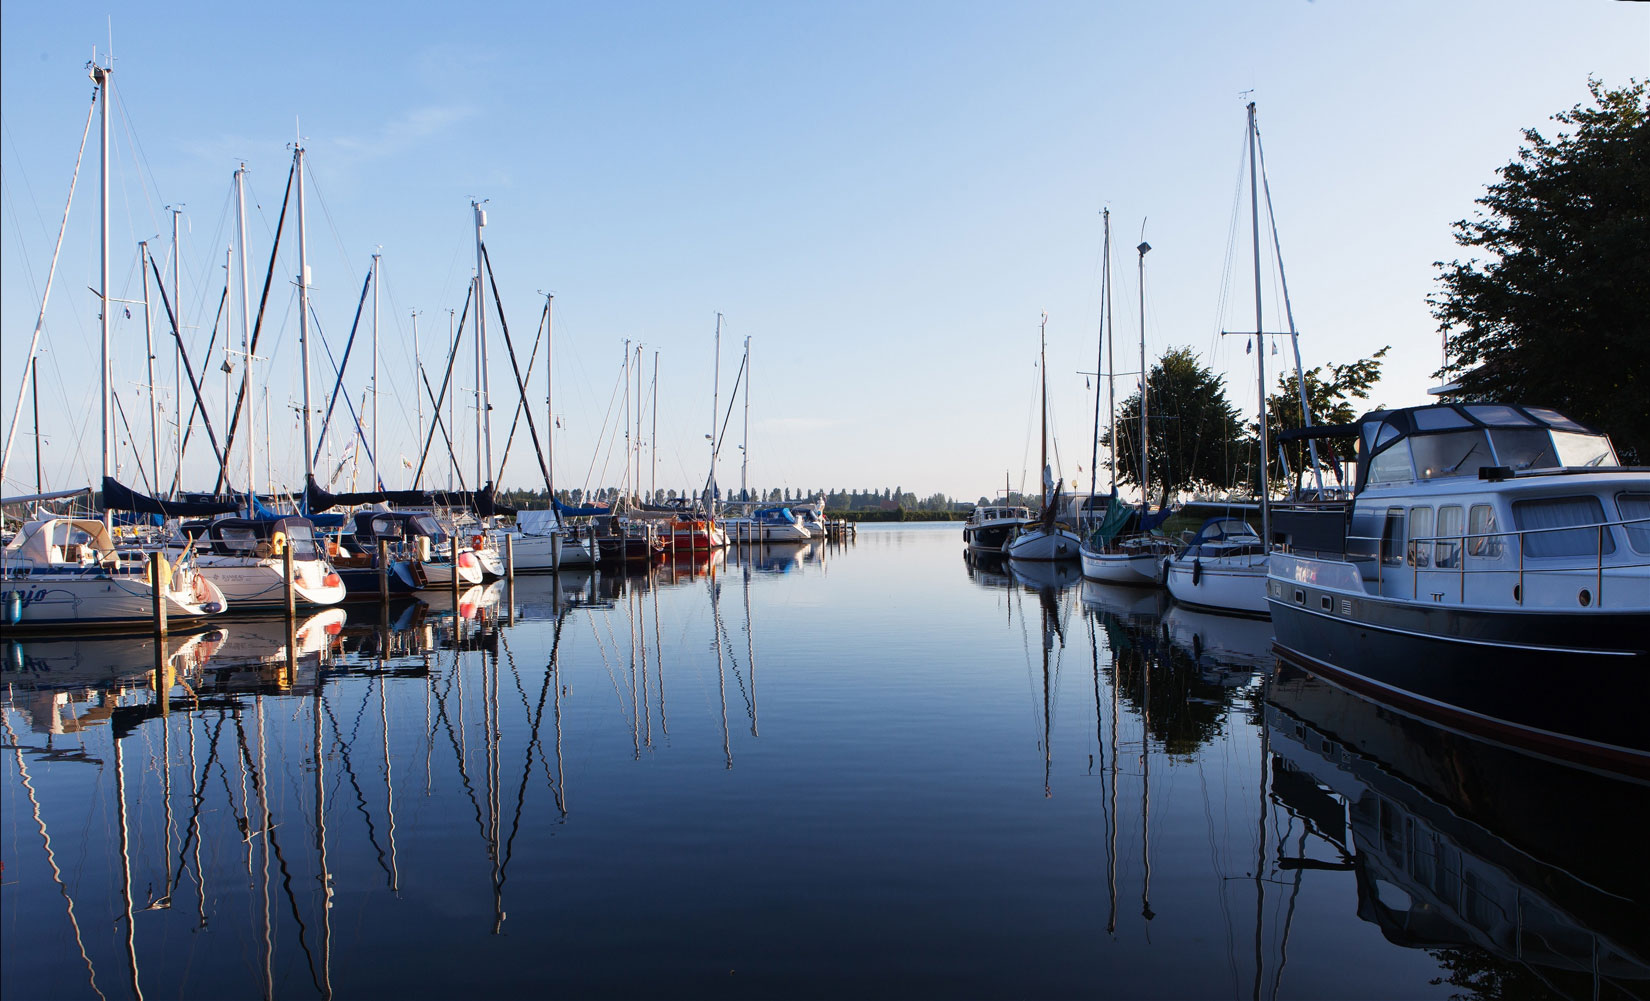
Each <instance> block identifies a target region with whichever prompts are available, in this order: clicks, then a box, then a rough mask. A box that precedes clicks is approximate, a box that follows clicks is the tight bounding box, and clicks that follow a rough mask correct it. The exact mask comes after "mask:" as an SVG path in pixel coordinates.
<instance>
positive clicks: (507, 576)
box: [504, 535, 555, 626]
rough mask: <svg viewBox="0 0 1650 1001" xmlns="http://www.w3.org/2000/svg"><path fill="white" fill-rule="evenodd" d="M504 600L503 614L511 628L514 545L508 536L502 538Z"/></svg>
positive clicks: (513, 610)
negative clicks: (504, 610)
mask: <svg viewBox="0 0 1650 1001" xmlns="http://www.w3.org/2000/svg"><path fill="white" fill-rule="evenodd" d="M551 545H552V546H553V545H555V543H554V542H552V543H551ZM504 600H505V602H506V603H507V604H506V605H505V608H506V612H505V614H506V616H507V617H508V619H509V624H510V625H512V626H513V625H515V624H516V543H515V540H514V539H513V538H511V537H510V536H508V535H506V536H505V537H504Z"/></svg>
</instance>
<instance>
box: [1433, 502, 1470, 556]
mask: <svg viewBox="0 0 1650 1001" xmlns="http://www.w3.org/2000/svg"><path fill="white" fill-rule="evenodd" d="M1466 528H1467V516H1466V512H1465V511H1463V510H1461V505H1459V504H1445V505H1444V506H1443V507H1441V508H1439V509H1438V543H1437V545H1436V546H1435V547H1434V550H1433V560H1434V562H1435V563H1437V564H1438V569H1440V570H1459V569H1461V536H1462V535H1463V534H1464V533H1465V532H1466Z"/></svg>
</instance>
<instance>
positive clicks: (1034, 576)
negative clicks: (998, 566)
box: [1008, 560, 1082, 590]
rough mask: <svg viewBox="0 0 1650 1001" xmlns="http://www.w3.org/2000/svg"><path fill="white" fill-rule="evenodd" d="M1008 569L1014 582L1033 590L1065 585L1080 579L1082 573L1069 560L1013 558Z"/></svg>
mask: <svg viewBox="0 0 1650 1001" xmlns="http://www.w3.org/2000/svg"><path fill="white" fill-rule="evenodd" d="M1008 569H1009V572H1010V573H1012V574H1013V575H1014V580H1015V581H1016V582H1018V583H1019V584H1021V585H1023V586H1025V587H1029V588H1031V589H1033V590H1043V589H1045V588H1060V587H1066V586H1068V585H1071V584H1075V583H1077V582H1078V581H1079V580H1080V579H1082V574H1081V573H1080V572H1079V571H1078V569H1077V565H1076V564H1075V563H1072V562H1071V561H1069V560H1067V561H1065V562H1054V561H1046V562H1045V561H1030V562H1022V561H1020V560H1013V561H1010V563H1009V565H1008Z"/></svg>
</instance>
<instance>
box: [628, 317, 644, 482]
mask: <svg viewBox="0 0 1650 1001" xmlns="http://www.w3.org/2000/svg"><path fill="white" fill-rule="evenodd" d="M635 465H636V478H635V479H634V480H632V481H631V485H630V489H631V490H632V491H634V492H635V493H637V494H640V493H641V492H642V345H641V342H640V341H638V342H637V343H636V462H635Z"/></svg>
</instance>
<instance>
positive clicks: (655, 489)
mask: <svg viewBox="0 0 1650 1001" xmlns="http://www.w3.org/2000/svg"><path fill="white" fill-rule="evenodd" d="M648 443H649V446H648V447H650V448H651V449H652V450H653V463H652V464H653V477H652V481H651V482H650V483H649V484H648V488H647V489H648V493H650V494H652V495H653V497H654V498H655V499H656V498H657V497H658V495H659V352H657V351H655V352H653V434H652V435H651V436H649V438H648Z"/></svg>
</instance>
